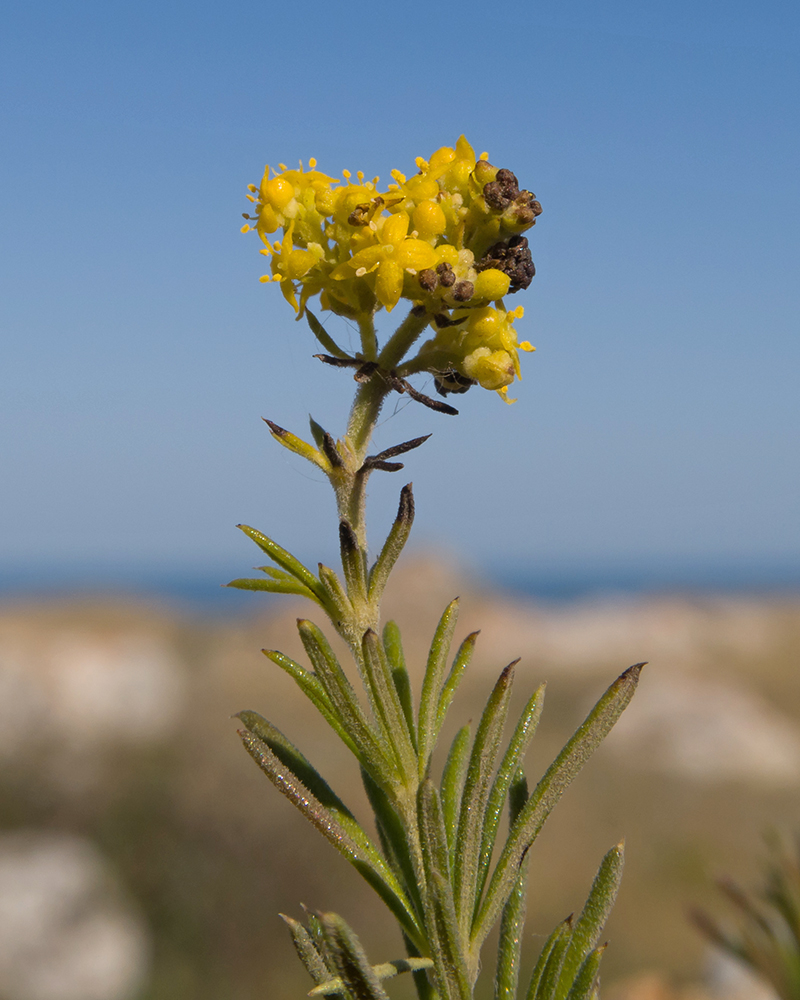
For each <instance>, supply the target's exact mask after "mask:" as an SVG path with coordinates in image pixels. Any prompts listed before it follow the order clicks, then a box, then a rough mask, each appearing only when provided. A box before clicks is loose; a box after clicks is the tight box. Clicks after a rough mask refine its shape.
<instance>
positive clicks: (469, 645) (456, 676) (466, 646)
mask: <svg viewBox="0 0 800 1000" xmlns="http://www.w3.org/2000/svg"><path fill="white" fill-rule="evenodd" d="M479 635H480V631H478V632H470V634H469V635H468V636H467V638H466V639H465V640H464V641H463V642H462V643H461V645H460V646H459V649H458V652H457V653H456V658H455V659H454V660H453V666H452V667H451V668H450V673H449V674H448V675H447V680H446V681H445V682H444V686H443V687H442V693H441V695H440V697H439V704H438V706H437V707H436V726H435V733H436V735H437V736H438V735H439V731H440V730H441V728H442V723H443V722H444V720H445V716H446V715H447V710H448V709H449V708H450V704H451V702H452V700H453V697H454V695H455V693H456V691H457V690H458V685H459V684H460V683H461V678H462V677H463V676H464V671H465V670H466V669H467V667H468V666H469V663H470V660H471V659H472V654H473V653H474V652H475V643H476V642H477V639H478V636H479ZM434 742H435V740H434Z"/></svg>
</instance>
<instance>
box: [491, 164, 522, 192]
mask: <svg viewBox="0 0 800 1000" xmlns="http://www.w3.org/2000/svg"><path fill="white" fill-rule="evenodd" d="M495 180H496V181H497V182H498V183H499V184H502V185H503V186H504V187H507V188H509V189H513V190H516V191H519V181H518V180H517V177H516V174H514V173H512V171H510V170H506V168H505V167H501V168H500V170H498V171H497V176H496V177H495Z"/></svg>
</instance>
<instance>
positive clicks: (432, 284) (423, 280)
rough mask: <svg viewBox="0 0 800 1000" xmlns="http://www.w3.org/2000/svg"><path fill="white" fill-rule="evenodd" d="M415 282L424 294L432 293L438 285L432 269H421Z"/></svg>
mask: <svg viewBox="0 0 800 1000" xmlns="http://www.w3.org/2000/svg"><path fill="white" fill-rule="evenodd" d="M417 281H418V282H419V284H420V287H421V288H423V289H424V290H425V291H426V292H432V291H434V290H435V289H436V286H437V285H438V284H439V279H438V278H437V277H436V272H435V271H434V270H433V268H432V267H426V268H423V269H422V270H421V271H420V272H419V273H418V274H417Z"/></svg>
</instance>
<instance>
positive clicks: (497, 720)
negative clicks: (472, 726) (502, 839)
mask: <svg viewBox="0 0 800 1000" xmlns="http://www.w3.org/2000/svg"><path fill="white" fill-rule="evenodd" d="M518 662H519V661H518V660H515V661H514V663H510V664H509V665H508V666H507V667H506V668H505V669H504V670H503V672H502V673H501V674H500V677H499V678H498V681H497V683H496V684H495V686H494V690H493V691H492V693H491V695H490V696H489V700H488V702H487V703H486V708H485V709H484V710H483V715H482V716H481V721H480V723H479V725H478V731H477V732H476V733H475V742H474V744H473V746H472V754H471V755H470V759H469V767H468V768H467V778H466V781H465V782H464V792H463V794H462V796H461V814H460V816H459V819H458V833H457V835H456V850H455V862H454V865H453V892H454V895H455V901H456V913H457V914H458V922H459V927H460V928H461V934H462V936H463V938H464V940H468V939H469V934H470V930H471V929H472V918H473V916H474V910H475V901H476V895H477V891H478V884H477V883H478V875H479V862H480V851H481V831H482V828H483V819H484V813H485V811H486V803H487V800H488V798H489V790H490V788H491V785H492V775H493V774H494V765H495V761H496V759H497V753H498V751H499V749H500V740H501V738H502V735H503V727H504V725H505V721H506V715H507V714H508V703H509V700H510V698H511V686H512V684H513V682H514V667H515V665H516V663H518Z"/></svg>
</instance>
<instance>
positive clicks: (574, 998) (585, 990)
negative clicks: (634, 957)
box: [567, 945, 606, 1000]
mask: <svg viewBox="0 0 800 1000" xmlns="http://www.w3.org/2000/svg"><path fill="white" fill-rule="evenodd" d="M605 950H606V945H601V946H600V947H599V948H595V949H594V950H593V951H590V952H589V954H588V955H587V956H586V958H585V959H584V960H583V962H582V963H581V967H580V969H578V973H577V975H576V976H575V979H574V981H573V983H572V986H571V987H570V990H569V993H568V994H567V1000H589V998H590V997H591V995H592V993H593V991H594V989H595V986H596V985H597V975H598V973H599V971H600V959H601V958H602V957H603V952H604V951H605Z"/></svg>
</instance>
